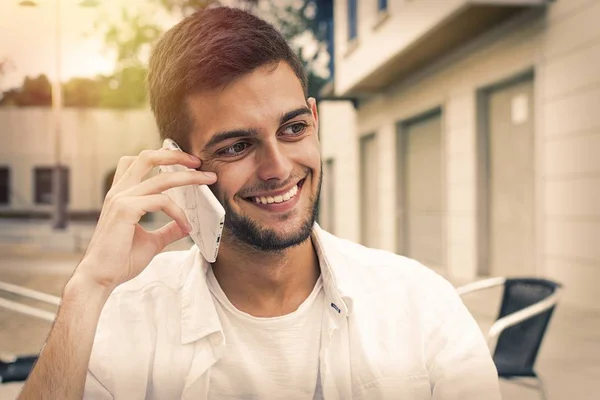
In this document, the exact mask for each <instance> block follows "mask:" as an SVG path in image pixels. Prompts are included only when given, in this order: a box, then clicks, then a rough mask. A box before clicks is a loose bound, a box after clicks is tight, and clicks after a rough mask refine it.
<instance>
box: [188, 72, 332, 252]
mask: <svg viewBox="0 0 600 400" xmlns="http://www.w3.org/2000/svg"><path fill="white" fill-rule="evenodd" d="M188 104H189V107H190V110H191V113H192V115H193V118H194V125H195V126H194V130H193V132H192V133H191V135H190V141H189V143H190V148H191V153H192V154H194V155H196V156H198V157H200V159H202V167H201V169H202V170H204V171H212V172H215V173H216V174H217V177H218V181H217V183H216V184H215V185H213V187H212V190H213V193H214V194H215V196H216V197H217V198H218V199H219V201H220V202H221V204H223V206H224V207H225V210H226V213H227V214H226V217H225V235H227V236H230V237H231V238H235V239H236V240H237V241H241V242H243V243H245V244H248V245H250V246H252V247H253V248H255V249H258V250H261V251H280V250H283V249H285V248H288V247H290V246H294V245H297V244H300V243H302V242H304V241H305V240H306V239H308V237H309V236H310V233H311V230H312V226H313V223H314V221H315V218H316V207H317V202H318V198H319V192H320V186H321V156H320V151H319V142H318V131H317V130H318V116H317V109H316V104H315V101H314V99H309V100H308V102H307V101H306V100H305V97H304V92H303V90H302V86H301V84H300V81H299V79H298V78H297V77H296V75H295V74H294V72H293V71H292V69H291V68H290V67H289V66H288V65H287V64H286V63H283V62H281V63H279V64H278V65H277V66H276V67H275V66H266V67H261V68H258V69H257V70H255V71H253V72H252V73H250V74H247V75H245V76H242V77H241V78H239V79H237V80H235V81H234V82H232V83H230V84H229V85H227V86H226V87H224V88H219V89H215V90H211V91H205V92H202V93H200V94H197V95H194V96H191V97H190V98H189V101H188Z"/></svg>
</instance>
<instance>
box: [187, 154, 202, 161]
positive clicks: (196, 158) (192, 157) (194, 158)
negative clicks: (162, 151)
mask: <svg viewBox="0 0 600 400" xmlns="http://www.w3.org/2000/svg"><path fill="white" fill-rule="evenodd" d="M188 156H190V158H191V159H192V160H193V161H196V162H200V159H199V158H198V157H196V156H193V155H191V154H188Z"/></svg>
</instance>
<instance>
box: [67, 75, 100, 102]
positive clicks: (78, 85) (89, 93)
mask: <svg viewBox="0 0 600 400" xmlns="http://www.w3.org/2000/svg"><path fill="white" fill-rule="evenodd" d="M99 103H100V84H99V82H98V81H97V80H95V79H90V78H72V79H71V80H69V81H68V82H66V83H65V84H63V104H64V106H65V107H80V108H92V107H98V105H99Z"/></svg>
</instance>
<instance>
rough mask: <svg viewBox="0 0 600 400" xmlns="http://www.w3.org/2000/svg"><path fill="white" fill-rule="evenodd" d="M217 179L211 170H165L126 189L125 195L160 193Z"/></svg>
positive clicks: (209, 183)
mask: <svg viewBox="0 0 600 400" xmlns="http://www.w3.org/2000/svg"><path fill="white" fill-rule="evenodd" d="M216 181H217V176H216V175H215V174H214V173H213V172H204V171H180V172H165V173H163V174H158V175H155V176H153V177H152V178H149V179H146V180H145V181H143V182H142V183H140V184H138V185H137V186H135V187H133V188H131V189H129V190H127V191H126V192H124V193H123V194H124V195H126V196H146V195H153V194H157V193H162V192H164V191H165V190H168V189H171V188H174V187H180V186H188V185H212V184H213V183H215V182H216Z"/></svg>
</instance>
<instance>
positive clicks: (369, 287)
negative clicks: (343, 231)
mask: <svg viewBox="0 0 600 400" xmlns="http://www.w3.org/2000/svg"><path fill="white" fill-rule="evenodd" d="M324 241H325V242H326V243H327V244H326V246H328V247H329V248H331V249H333V250H334V251H335V253H336V254H338V255H340V256H341V259H340V261H341V265H339V266H334V269H337V271H336V275H338V274H344V275H349V276H350V278H351V281H353V282H354V283H355V284H356V285H357V286H359V287H360V289H359V291H361V292H367V293H376V294H377V297H378V298H381V297H382V296H383V297H386V298H387V299H388V300H391V299H393V298H396V299H399V300H401V301H404V300H408V299H412V300H416V298H417V297H418V298H422V300H423V301H426V300H427V298H428V297H429V298H431V296H429V294H435V297H436V298H440V297H441V298H444V297H448V296H450V297H455V295H456V291H455V289H454V287H453V286H452V284H451V283H450V282H449V281H448V280H447V279H446V278H445V277H443V276H442V275H441V274H439V273H438V272H436V271H435V270H433V269H431V268H429V267H427V266H426V265H424V264H422V263H421V262H419V261H417V260H414V259H412V258H409V257H405V256H402V255H399V254H396V253H393V252H391V251H387V250H381V249H374V248H370V247H366V246H363V245H361V244H358V243H356V242H353V241H350V240H347V239H342V238H339V237H336V236H333V235H331V234H328V233H325V236H324ZM338 268H342V269H343V270H339V269H338Z"/></svg>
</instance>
